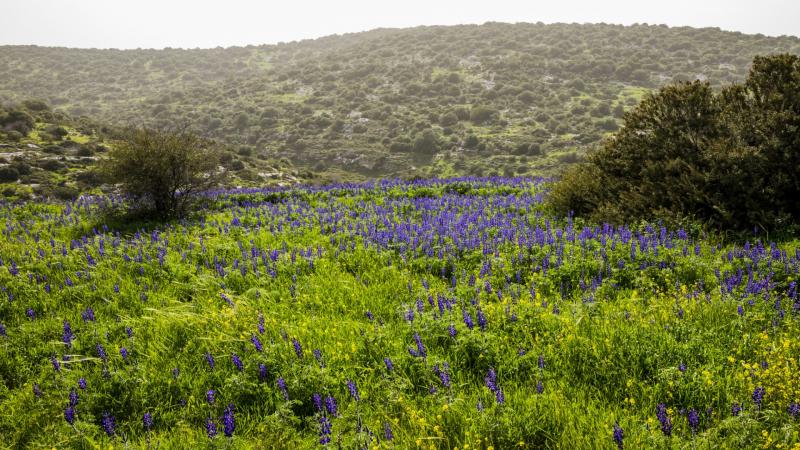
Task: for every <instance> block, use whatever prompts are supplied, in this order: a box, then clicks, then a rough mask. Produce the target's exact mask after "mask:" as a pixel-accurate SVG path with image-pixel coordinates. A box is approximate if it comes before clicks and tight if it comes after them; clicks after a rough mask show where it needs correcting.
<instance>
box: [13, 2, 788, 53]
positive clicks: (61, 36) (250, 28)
mask: <svg viewBox="0 0 800 450" xmlns="http://www.w3.org/2000/svg"><path fill="white" fill-rule="evenodd" d="M487 21H499V22H538V21H542V22H545V23H553V22H578V23H585V22H606V23H621V24H631V23H637V22H638V23H643V22H646V23H650V24H661V23H665V24H667V25H670V26H680V25H690V26H695V27H705V26H713V27H719V28H722V29H724V30H736V31H742V32H744V33H762V34H766V35H770V36H778V35H782V34H788V35H794V36H800V0H759V1H752V0H751V1H746V0H730V1H725V0H660V1H651V0H613V1H606V0H547V1H540V0H527V1H525V0H517V1H511V0H482V1H475V0H393V1H384V0H322V1H319V0H318V1H311V0H280V1H274V0H219V1H209V0H0V45H4V44H37V45H48V46H65V47H96V48H109V47H110V48H137V47H142V48H163V47H185V48H187V47H188V48H194V47H217V46H222V47H227V46H232V45H247V44H272V43H276V42H281V41H283V42H288V41H293V40H298V39H305V38H315V37H320V36H325V35H329V34H336V33H347V32H356V31H364V30H369V29H373V28H378V27H409V26H415V25H452V24H459V23H483V22H487Z"/></svg>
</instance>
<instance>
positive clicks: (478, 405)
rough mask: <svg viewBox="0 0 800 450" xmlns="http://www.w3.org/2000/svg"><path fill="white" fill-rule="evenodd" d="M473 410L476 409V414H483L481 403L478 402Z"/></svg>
mask: <svg viewBox="0 0 800 450" xmlns="http://www.w3.org/2000/svg"><path fill="white" fill-rule="evenodd" d="M475 409H477V410H478V412H483V402H482V401H480V400H478V403H476V404H475Z"/></svg>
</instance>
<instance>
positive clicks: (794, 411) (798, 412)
mask: <svg viewBox="0 0 800 450" xmlns="http://www.w3.org/2000/svg"><path fill="white" fill-rule="evenodd" d="M788 411H789V415H790V416H792V419H795V420H797V417H798V416H800V403H797V402H792V403H789V408H788Z"/></svg>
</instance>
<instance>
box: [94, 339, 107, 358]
mask: <svg viewBox="0 0 800 450" xmlns="http://www.w3.org/2000/svg"><path fill="white" fill-rule="evenodd" d="M95 350H97V357H98V358H100V359H102V360H103V362H106V361H107V360H108V355H107V354H106V349H105V348H103V344H100V343H98V344H97V345H95Z"/></svg>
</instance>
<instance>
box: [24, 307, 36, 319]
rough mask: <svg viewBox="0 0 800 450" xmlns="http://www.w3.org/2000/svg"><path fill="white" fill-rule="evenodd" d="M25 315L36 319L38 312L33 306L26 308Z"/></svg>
mask: <svg viewBox="0 0 800 450" xmlns="http://www.w3.org/2000/svg"><path fill="white" fill-rule="evenodd" d="M25 315H26V316H28V319H31V320H36V312H34V310H33V309H31V308H28V309H26V310H25Z"/></svg>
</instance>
